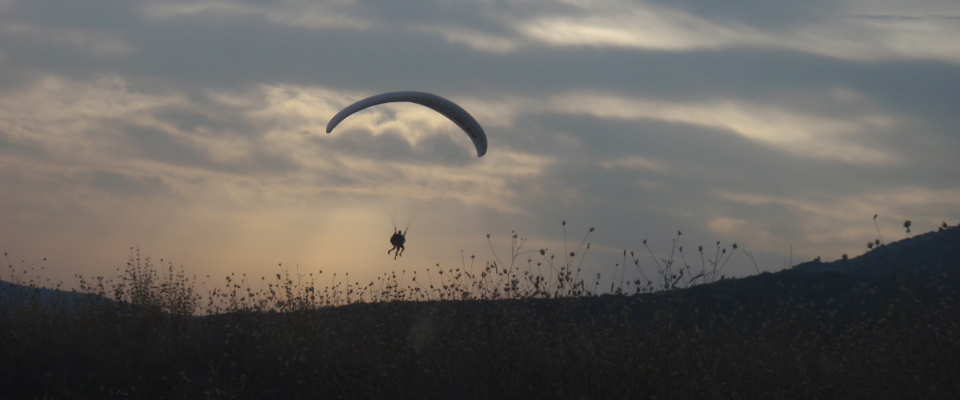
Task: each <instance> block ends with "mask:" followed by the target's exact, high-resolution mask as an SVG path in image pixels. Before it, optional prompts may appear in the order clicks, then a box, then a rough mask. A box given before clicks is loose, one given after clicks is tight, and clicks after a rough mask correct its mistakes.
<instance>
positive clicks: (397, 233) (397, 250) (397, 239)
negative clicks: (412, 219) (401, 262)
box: [387, 228, 407, 260]
mask: <svg viewBox="0 0 960 400" xmlns="http://www.w3.org/2000/svg"><path fill="white" fill-rule="evenodd" d="M393 229H394V232H393V236H390V244H391V245H392V246H393V247H392V248H391V249H390V250H387V254H390V252H394V253H393V259H394V260H396V259H397V257H400V256H401V255H403V250H404V247H403V245H404V243H406V242H407V238H406V232H404V231H401V230H399V229H397V228H393Z"/></svg>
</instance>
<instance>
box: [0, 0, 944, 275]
mask: <svg viewBox="0 0 960 400" xmlns="http://www.w3.org/2000/svg"><path fill="white" fill-rule="evenodd" d="M958 36H960V4H958V3H956V1H955V0H918V1H911V2H903V1H892V0H869V1H866V0H829V1H825V0H809V1H804V2H795V1H789V2H788V1H769V0H741V1H728V2H717V1H713V0H670V1H667V0H643V1H640V0H630V1H623V0H562V1H545V0H470V1H451V0H435V1H388V0H370V1H354V0H330V1H312V0H288V1H262V0H244V1H219V0H190V1H183V2H178V1H170V0H163V1H155V0H85V1H83V2H62V1H52V0H0V187H2V192H0V193H2V194H0V226H2V227H3V228H2V229H0V250H2V251H4V252H8V253H9V254H10V256H8V262H9V263H14V264H16V263H17V262H19V260H25V262H26V263H27V264H31V263H41V264H42V265H44V266H45V268H46V271H47V272H46V273H48V274H51V275H52V276H53V277H54V278H57V279H62V280H65V281H70V280H71V277H72V276H73V275H74V274H77V273H80V274H85V275H97V274H102V273H110V272H111V271H114V269H115V268H116V267H117V266H118V265H121V264H122V263H123V262H124V260H126V258H127V256H128V254H129V249H130V248H131V247H138V248H140V249H141V251H142V253H143V254H145V255H149V256H151V257H154V258H157V259H159V258H164V259H166V260H171V261H173V262H175V263H176V264H177V265H182V266H183V267H184V269H185V270H186V271H187V272H188V273H189V272H193V273H197V274H206V273H212V274H215V275H223V274H226V273H229V272H235V273H248V274H251V275H254V276H257V275H270V274H271V273H272V272H275V271H276V269H277V268H278V267H277V264H278V263H283V264H284V265H286V266H299V267H298V268H300V269H301V270H302V271H317V270H324V271H327V272H328V273H329V272H336V271H339V272H350V273H351V274H353V275H352V276H354V277H359V279H364V278H368V277H371V276H374V275H377V274H380V273H383V272H387V271H392V270H396V269H401V268H411V269H412V268H425V267H430V266H434V265H436V264H440V265H442V266H452V267H456V266H460V265H461V264H462V261H461V260H462V259H463V257H469V255H476V256H477V259H478V260H486V261H490V260H496V259H500V260H501V261H500V262H501V263H504V262H508V261H509V260H504V258H506V259H509V258H510V257H509V253H510V236H511V232H513V231H516V232H517V233H519V235H520V236H521V237H523V238H526V239H527V241H526V243H525V246H526V247H525V248H526V249H527V250H529V251H528V252H526V253H523V254H522V255H521V256H520V257H519V258H520V259H521V260H522V259H523V258H525V257H533V258H535V257H536V256H537V251H536V250H537V249H539V248H549V249H551V250H552V251H555V252H559V251H560V249H563V248H564V240H565V239H564V238H565V237H566V241H567V242H568V243H567V245H566V246H567V247H568V248H569V249H575V248H577V246H578V243H579V242H580V241H581V240H582V238H583V236H584V235H585V234H586V233H587V232H588V229H589V228H590V227H595V228H596V231H595V232H593V233H590V235H589V241H590V242H591V249H590V251H589V255H588V257H587V258H586V261H585V266H586V267H587V268H590V269H592V270H595V271H597V272H601V273H604V274H610V273H612V272H615V271H616V267H615V264H616V263H618V262H620V261H621V256H622V251H623V250H624V249H626V250H637V251H641V250H643V251H645V249H644V248H643V245H642V240H644V239H648V240H649V243H650V245H651V248H652V249H653V250H654V251H655V252H656V253H657V254H664V253H665V252H668V251H669V246H670V244H671V239H672V238H674V237H675V236H676V234H677V231H678V230H679V231H682V232H683V236H682V240H683V241H684V243H685V244H686V245H687V246H688V248H693V247H694V246H696V245H699V244H704V245H707V246H708V248H709V247H710V245H712V244H713V243H715V241H722V242H723V244H724V245H727V244H729V243H732V242H737V243H739V244H740V246H742V247H743V248H746V249H749V250H750V251H751V252H752V254H754V255H755V256H756V258H757V260H758V264H759V267H760V268H761V269H763V270H769V271H774V270H779V269H782V268H784V267H785V266H786V265H787V264H789V263H790V261H791V260H792V261H793V262H794V263H795V262H799V261H805V260H809V259H812V258H813V257H817V256H821V257H823V258H825V259H835V258H839V257H840V256H841V255H842V254H844V253H848V254H850V255H857V254H860V253H863V252H864V251H866V243H867V242H868V241H871V240H873V239H875V238H877V236H878V235H877V228H878V227H879V230H880V236H881V238H882V239H883V240H884V241H892V240H896V239H900V238H903V237H904V236H905V233H904V231H903V228H902V223H903V221H904V220H906V219H910V220H912V221H913V229H914V232H922V231H928V230H932V229H934V228H935V227H936V226H937V225H939V224H940V223H941V221H947V222H949V223H951V224H955V223H956V222H957V221H958V219H960V213H958V206H960V163H958V161H957V160H960V134H958V131H957V128H956V127H957V126H958V125H960V124H958V122H960V113H958V112H957V105H958V104H960V41H958V40H956V38H957V37H958ZM393 90H419V91H427V92H432V93H436V94H439V95H441V96H444V97H446V98H449V99H451V100H453V101H455V102H457V103H458V104H460V105H462V106H463V107H464V108H465V109H467V110H468V111H469V112H470V113H471V114H473V116H474V117H476V119H477V120H478V121H479V122H480V123H481V125H483V126H484V129H485V130H486V132H487V136H488V141H489V150H488V153H487V155H486V156H484V157H482V158H477V157H476V154H475V153H474V150H473V149H472V147H471V144H470V141H469V139H468V138H467V136H466V135H464V134H463V132H461V131H459V129H458V128H457V126H456V125H455V124H453V123H452V122H450V121H449V120H446V119H445V118H443V117H442V116H440V115H439V114H436V113H434V112H432V111H431V110H429V109H427V108H424V107H421V106H418V105H414V104H390V105H384V106H379V107H375V108H371V109H368V110H365V111H363V112H362V113H359V114H355V115H353V116H352V117H350V118H349V119H347V120H346V121H344V122H343V123H342V124H341V125H339V126H338V128H337V130H336V131H335V132H334V133H333V134H331V135H327V134H326V133H324V132H325V131H324V126H325V125H326V122H327V121H328V119H329V118H331V117H332V116H333V115H334V114H335V113H336V112H337V111H338V110H339V109H340V108H342V107H344V106H346V105H348V104H350V103H351V102H353V101H356V100H359V99H361V98H364V97H366V96H369V95H373V94H377V93H381V92H387V91H393ZM874 214H878V215H879V217H878V219H877V226H875V225H874V222H873V219H872V217H873V215H874ZM561 221H566V226H565V227H564V226H562V225H561ZM395 224H399V225H401V226H407V225H408V224H409V227H410V235H409V239H408V248H407V253H406V254H405V255H404V257H403V258H401V259H400V260H398V261H394V260H393V258H392V257H389V256H387V255H386V254H385V250H386V249H387V248H388V247H389V245H388V241H387V239H388V238H389V236H390V233H391V231H392V228H393V225H395ZM564 229H565V230H566V233H565V231H564ZM488 233H489V234H491V238H492V239H491V241H490V242H488V241H487V239H486V234H488ZM43 257H46V258H47V260H46V261H43V262H40V261H39V260H41V259H42V258H43ZM641 261H642V264H643V265H645V268H648V269H647V273H648V274H649V273H651V271H652V270H653V266H652V261H651V260H650V258H649V257H647V258H644V259H642V260H641ZM729 268H730V270H729V272H730V274H734V275H736V274H745V273H750V272H752V271H754V270H755V267H754V266H753V264H752V263H751V262H747V260H746V259H745V258H743V257H741V258H739V259H736V260H733V261H732V263H731V264H730V267H729ZM3 273H5V272H0V274H3ZM3 278H4V276H3V275H0V279H3Z"/></svg>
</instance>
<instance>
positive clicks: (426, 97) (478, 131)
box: [327, 91, 487, 157]
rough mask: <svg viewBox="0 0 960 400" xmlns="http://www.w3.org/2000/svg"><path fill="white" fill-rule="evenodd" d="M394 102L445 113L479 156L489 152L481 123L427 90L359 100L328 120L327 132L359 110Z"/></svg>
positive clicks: (454, 104) (390, 93) (389, 93)
mask: <svg viewBox="0 0 960 400" xmlns="http://www.w3.org/2000/svg"><path fill="white" fill-rule="evenodd" d="M394 102H408V103H416V104H420V105H422V106H425V107H429V108H431V109H433V110H434V111H436V112H438V113H440V114H443V116H445V117H447V118H448V119H450V120H451V121H453V122H454V123H456V124H457V126H459V127H460V129H462V130H463V131H464V132H465V133H466V134H467V136H469V137H470V140H471V141H473V145H474V147H476V149H477V157H483V155H484V154H486V153H487V135H486V133H484V132H483V127H481V126H480V123H478V122H477V120H476V119H474V118H473V116H471V115H470V113H468V112H467V110H464V109H463V108H462V107H460V106H458V105H457V104H456V103H454V102H452V101H450V100H447V99H445V98H443V97H440V96H437V95H435V94H431V93H426V92H414V91H402V92H387V93H381V94H378V95H375V96H370V97H367V98H365V99H362V100H359V101H357V102H355V103H353V104H351V105H349V106H347V107H346V108H344V109H343V110H340V112H338V113H337V114H336V115H334V116H333V118H331V119H330V121H329V122H327V133H330V132H332V131H333V129H334V128H336V127H337V125H338V124H339V123H340V122H341V121H343V120H344V119H346V118H347V117H349V116H350V115H352V114H353V113H355V112H357V111H360V110H363V109H365V108H368V107H372V106H375V105H378V104H383V103H394Z"/></svg>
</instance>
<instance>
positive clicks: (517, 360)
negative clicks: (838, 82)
mask: <svg viewBox="0 0 960 400" xmlns="http://www.w3.org/2000/svg"><path fill="white" fill-rule="evenodd" d="M563 228H564V230H565V229H566V224H563ZM592 232H593V229H592V228H591V229H590V230H588V232H586V233H585V234H584V236H583V238H582V240H581V241H579V242H578V243H575V244H574V245H573V246H571V247H572V248H567V247H566V246H567V245H566V244H565V245H564V248H563V249H561V250H560V251H562V253H560V254H556V253H553V252H551V251H550V250H548V249H533V250H528V249H526V248H525V244H526V241H525V240H524V239H523V238H522V237H520V236H519V235H517V234H516V233H513V234H512V235H511V246H510V254H509V255H506V254H503V255H499V254H497V253H496V251H494V249H495V246H494V245H493V241H492V238H490V237H488V240H489V242H488V243H490V249H491V257H492V260H490V261H488V262H482V263H481V262H479V261H478V260H477V258H476V257H473V256H471V257H466V256H465V257H463V261H462V263H461V265H460V266H459V267H457V268H441V267H439V266H434V267H433V268H431V269H430V270H429V271H426V273H417V272H416V271H404V270H401V271H393V272H389V273H385V274H383V275H381V276H379V277H377V278H376V279H374V280H373V281H370V282H365V283H361V282H357V281H351V280H350V278H349V276H347V275H344V276H340V275H338V276H335V277H334V276H333V275H334V274H330V276H329V278H327V277H325V276H326V275H324V274H323V273H318V274H305V275H301V274H297V273H290V272H289V271H288V270H287V269H285V268H284V267H283V266H282V265H278V266H277V273H276V274H273V275H271V276H269V277H266V276H265V277H258V278H255V279H252V278H248V277H246V276H244V275H242V274H241V275H237V274H232V275H228V276H226V277H224V280H223V281H222V282H221V284H220V285H219V286H217V287H215V288H212V289H209V290H204V289H201V287H203V286H204V285H201V284H200V282H198V281H197V279H196V278H193V277H191V276H189V275H187V274H185V273H184V271H183V270H182V269H178V268H175V267H174V265H173V264H172V263H169V262H165V261H163V260H160V262H159V263H156V262H154V261H153V260H152V259H151V258H149V257H146V256H142V255H141V254H140V253H139V251H138V250H137V249H132V251H131V254H130V258H129V260H128V262H126V263H125V264H124V265H123V266H121V267H120V268H118V270H117V273H116V276H115V277H114V278H112V279H110V278H104V277H94V278H85V277H82V276H78V281H79V286H80V292H83V293H86V294H94V295H96V296H88V297H83V299H84V300H83V301H82V302H81V303H82V304H83V306H82V307H79V308H71V309H66V308H64V307H59V306H56V305H53V306H51V305H50V304H49V303H44V302H42V301H40V300H38V299H39V298H40V296H39V295H38V296H37V297H35V298H34V299H35V300H34V301H32V302H29V301H28V302H25V303H17V304H12V303H10V304H8V305H7V306H0V343H2V345H0V360H3V361H2V366H0V370H2V373H0V397H2V398H185V399H186V398H190V399H193V398H321V397H322V398H417V399H422V398H738V397H740V398H760V397H763V398H890V397H896V398H957V397H960V383H958V382H957V381H956V379H955V377H956V376H960V361H958V360H960V307H958V302H957V299H958V297H957V296H958V294H960V265H958V264H960V246H957V244H958V243H960V228H949V227H941V229H940V231H939V232H935V233H928V234H925V235H919V236H917V237H914V238H911V239H908V240H903V241H900V242H896V243H890V244H883V246H877V247H875V248H872V249H871V250H870V251H869V252H868V253H866V254H864V255H862V256H860V257H855V258H848V259H843V260H838V261H836V262H833V263H821V262H819V261H814V262H811V263H806V264H803V265H799V266H797V267H795V268H792V269H789V270H785V271H781V272H778V273H763V274H758V275H755V276H752V277H747V278H741V279H725V276H724V268H725V267H726V266H727V265H729V263H730V262H731V261H730V260H731V259H732V258H733V257H735V256H736V255H741V256H740V257H744V259H743V260H744V261H746V260H752V259H753V257H752V255H750V253H749V252H747V251H746V250H745V249H744V248H743V247H742V246H738V245H736V244H732V245H730V246H727V247H723V246H720V244H719V243H717V244H716V245H715V246H714V247H713V248H708V249H704V248H703V247H702V246H700V247H698V248H697V250H696V252H692V251H690V248H688V247H687V246H684V242H683V240H682V239H683V234H682V232H677V235H676V236H674V237H673V238H672V239H671V243H672V247H671V250H670V252H669V253H667V254H662V255H658V254H656V253H655V252H654V251H653V250H652V248H650V247H647V246H646V243H644V249H643V251H633V252H630V251H624V253H623V261H622V263H620V264H618V265H617V266H616V267H617V268H615V271H616V272H615V275H617V276H614V277H610V279H609V280H610V282H611V284H610V285H609V286H607V287H602V285H601V284H600V281H601V277H600V276H586V277H585V276H583V274H584V268H583V265H584V262H585V261H584V260H585V258H586V257H587V256H588V254H589V252H590V251H591V245H590V242H589V238H590V234H591V233H592ZM564 233H565V235H566V231H564ZM501 256H502V258H501ZM688 256H689V257H688ZM644 258H647V259H648V260H644ZM688 258H689V260H692V262H688ZM754 265H756V264H754ZM641 266H643V267H641ZM628 268H633V269H634V271H633V273H635V274H636V275H637V276H639V278H636V279H625V278H624V276H625V271H626V270H628ZM8 269H9V271H8V272H9V273H8V275H9V276H11V279H17V280H19V281H20V282H22V283H25V284H26V286H28V287H29V286H33V287H39V286H41V284H42V283H43V281H42V280H39V279H33V280H32V281H31V280H30V279H29V278H28V276H29V275H30V274H28V273H27V272H25V271H22V270H15V269H14V268H13V267H12V266H10V267H8ZM757 269H758V270H759V267H758V266H757ZM811 271H816V272H811ZM321 282H330V283H328V284H326V285H323V284H322V283H321ZM35 290H36V291H37V293H40V291H41V290H42V289H35ZM103 298H109V299H111V300H112V301H103V300H102V299H103ZM0 300H3V298H2V297H0ZM2 304H4V303H2V302H0V305H2Z"/></svg>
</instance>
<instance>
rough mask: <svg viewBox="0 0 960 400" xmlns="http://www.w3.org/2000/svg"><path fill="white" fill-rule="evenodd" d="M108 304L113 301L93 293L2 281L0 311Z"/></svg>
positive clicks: (72, 307)
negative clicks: (27, 307)
mask: <svg viewBox="0 0 960 400" xmlns="http://www.w3.org/2000/svg"><path fill="white" fill-rule="evenodd" d="M107 302H112V300H109V299H107V298H104V297H101V296H97V295H95V294H91V293H78V292H73V291H67V290H59V289H50V288H43V287H32V286H26V285H20V284H16V283H11V282H6V281H2V280H0V311H3V310H12V309H14V308H17V307H25V306H41V307H45V308H51V309H63V310H72V309H76V308H77V307H79V306H81V305H83V304H91V303H107Z"/></svg>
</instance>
